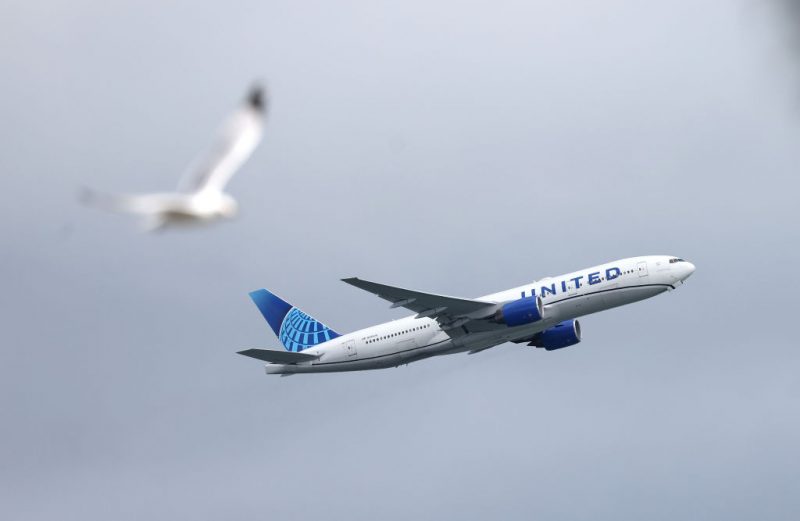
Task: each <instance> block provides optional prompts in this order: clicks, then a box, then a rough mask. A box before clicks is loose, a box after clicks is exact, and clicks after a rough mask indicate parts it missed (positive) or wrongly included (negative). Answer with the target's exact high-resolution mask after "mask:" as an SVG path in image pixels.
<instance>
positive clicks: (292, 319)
mask: <svg viewBox="0 0 800 521" xmlns="http://www.w3.org/2000/svg"><path fill="white" fill-rule="evenodd" d="M337 336H339V335H338V334H336V333H334V332H333V331H331V330H330V328H328V327H327V326H325V325H324V324H322V323H320V322H317V321H316V320H315V319H313V318H312V317H310V316H308V315H306V314H305V313H303V312H302V311H300V310H299V309H297V308H292V309H291V310H290V311H289V312H288V313H287V314H286V316H285V317H284V319H283V323H282V324H281V333H280V340H281V342H282V343H283V345H284V346H286V349H288V350H289V351H295V352H299V351H302V350H303V349H308V348H309V347H314V346H315V345H318V344H321V343H323V342H327V341H328V340H331V339H333V338H336V337H337Z"/></svg>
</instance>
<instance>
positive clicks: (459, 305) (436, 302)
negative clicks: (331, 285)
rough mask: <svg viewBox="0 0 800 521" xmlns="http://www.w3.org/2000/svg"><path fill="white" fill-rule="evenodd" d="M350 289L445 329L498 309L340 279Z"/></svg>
mask: <svg viewBox="0 0 800 521" xmlns="http://www.w3.org/2000/svg"><path fill="white" fill-rule="evenodd" d="M342 281H343V282H346V283H348V284H350V285H352V286H355V287H357V288H360V289H363V290H364V291H368V292H370V293H372V294H374V295H377V296H379V297H380V298H382V299H384V300H388V301H389V302H391V303H392V305H391V307H392V308H398V307H404V308H406V309H410V310H411V311H415V312H416V313H417V318H422V317H431V318H434V319H436V320H437V321H438V322H439V323H441V324H442V326H443V328H444V329H447V328H455V327H459V326H461V325H463V324H465V323H467V322H469V321H470V320H474V319H481V318H488V317H490V316H491V315H492V314H494V312H495V311H497V309H498V304H497V303H495V302H484V301H481V300H472V299H465V298H459V297H448V296H445V295H436V294H433V293H423V292H421V291H414V290H410V289H405V288H398V287H395V286H387V285H386V284H379V283H377V282H370V281H368V280H362V279H359V278H357V277H351V278H347V279H342Z"/></svg>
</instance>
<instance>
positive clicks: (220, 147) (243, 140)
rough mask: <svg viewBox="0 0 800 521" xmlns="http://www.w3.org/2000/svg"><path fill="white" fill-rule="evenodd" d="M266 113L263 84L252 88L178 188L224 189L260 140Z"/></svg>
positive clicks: (183, 189)
mask: <svg viewBox="0 0 800 521" xmlns="http://www.w3.org/2000/svg"><path fill="white" fill-rule="evenodd" d="M265 114H266V96H265V94H264V91H263V89H262V88H261V87H258V86H256V87H253V88H252V89H251V90H250V92H249V93H248V95H247V98H246V99H245V101H244V103H243V104H242V106H241V107H239V108H238V109H237V110H236V112H234V113H233V114H232V115H231V116H230V118H229V119H228V120H227V121H226V123H225V124H224V125H223V126H222V129H221V131H220V133H219V137H218V139H217V141H216V143H215V144H214V146H213V147H212V148H211V150H210V151H209V153H207V154H205V155H203V156H201V157H200V158H198V159H197V160H195V161H194V162H193V163H192V166H190V168H189V170H188V171H187V172H186V174H184V176H183V179H182V180H181V182H180V185H179V190H180V191H183V192H187V191H188V192H200V191H203V190H213V191H222V190H223V188H225V185H226V184H227V183H228V181H230V179H231V177H233V174H235V173H236V171H237V170H239V168H241V166H242V165H243V164H244V163H245V162H246V161H247V160H248V159H249V158H250V156H251V155H252V154H253V151H254V150H255V149H256V147H257V146H258V144H259V142H261V136H262V134H263V128H264V116H265Z"/></svg>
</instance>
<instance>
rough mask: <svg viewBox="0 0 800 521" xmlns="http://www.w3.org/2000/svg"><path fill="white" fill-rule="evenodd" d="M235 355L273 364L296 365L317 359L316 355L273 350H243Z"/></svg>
mask: <svg viewBox="0 0 800 521" xmlns="http://www.w3.org/2000/svg"><path fill="white" fill-rule="evenodd" d="M237 354H240V355H244V356H249V357H250V358H257V359H259V360H263V361H264V362H272V363H275V364H296V363H298V362H310V361H311V360H316V359H317V358H319V356H318V355H311V354H307V353H293V352H292V351H277V350H273V349H245V350H244V351H239V352H238V353H237Z"/></svg>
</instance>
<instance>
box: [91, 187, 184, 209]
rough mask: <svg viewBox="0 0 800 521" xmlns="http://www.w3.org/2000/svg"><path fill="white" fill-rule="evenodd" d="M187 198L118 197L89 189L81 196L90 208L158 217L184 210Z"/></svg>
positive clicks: (177, 194)
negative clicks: (157, 215)
mask: <svg viewBox="0 0 800 521" xmlns="http://www.w3.org/2000/svg"><path fill="white" fill-rule="evenodd" d="M186 198H187V196H186V195H185V194H180V193H173V194H170V193H163V194H141V195H117V194H106V193H102V192H95V191H93V190H89V189H84V190H83V191H82V192H81V194H80V200H81V202H83V203H84V204H86V205H88V206H94V207H96V208H100V209H103V210H107V211H109V212H117V213H133V214H139V215H156V214H161V213H164V212H170V211H179V210H183V209H184V208H185V206H186Z"/></svg>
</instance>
